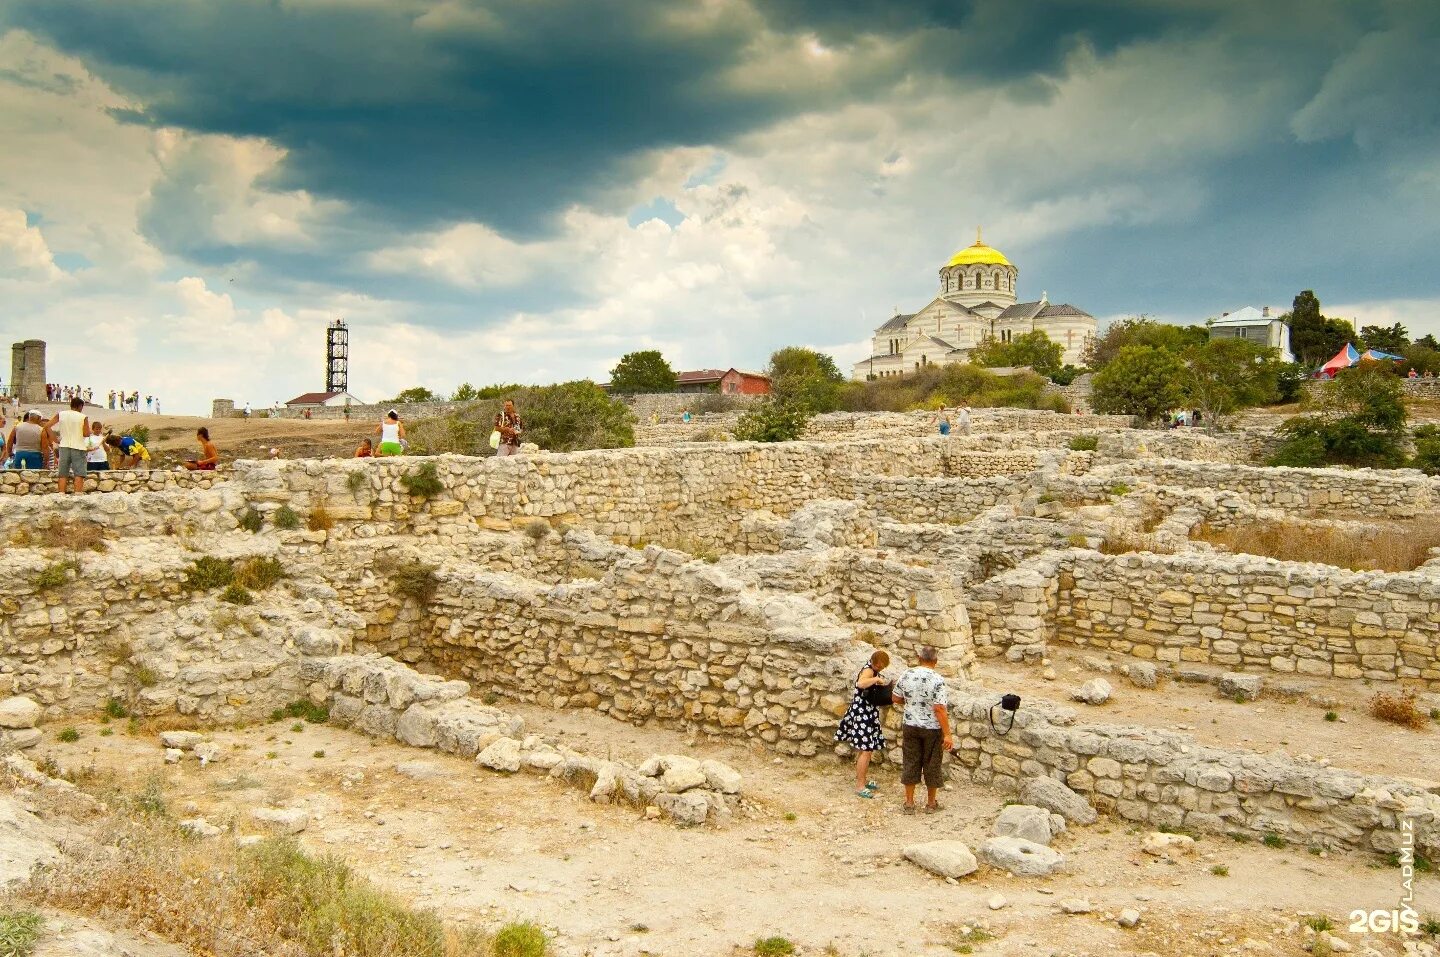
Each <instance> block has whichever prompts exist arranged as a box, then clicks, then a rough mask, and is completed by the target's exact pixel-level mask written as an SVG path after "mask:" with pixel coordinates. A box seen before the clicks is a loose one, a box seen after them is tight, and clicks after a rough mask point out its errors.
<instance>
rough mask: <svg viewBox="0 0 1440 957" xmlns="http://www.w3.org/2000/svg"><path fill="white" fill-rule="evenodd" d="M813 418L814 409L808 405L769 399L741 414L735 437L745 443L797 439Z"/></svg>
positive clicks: (791, 440)
mask: <svg viewBox="0 0 1440 957" xmlns="http://www.w3.org/2000/svg"><path fill="white" fill-rule="evenodd" d="M809 421H810V412H808V411H807V410H806V409H805V408H804V407H802V406H799V405H788V404H785V403H783V402H778V401H775V400H773V399H765V400H763V401H761V402H757V403H755V404H754V405H753V406H751V407H750V409H749V411H747V412H746V413H745V414H744V415H742V416H740V421H739V422H738V423H736V425H735V438H736V439H738V440H739V441H741V442H793V441H794V440H795V439H798V438H800V436H801V435H802V434H803V433H804V431H805V426H806V425H807V424H808V423H809Z"/></svg>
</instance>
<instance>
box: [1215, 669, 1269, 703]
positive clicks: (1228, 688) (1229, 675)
mask: <svg viewBox="0 0 1440 957" xmlns="http://www.w3.org/2000/svg"><path fill="white" fill-rule="evenodd" d="M1263 684H1264V679H1263V678H1261V677H1260V676H1259V675H1247V674H1244V673H1242V672H1238V671H1227V672H1225V673H1224V674H1222V675H1221V676H1220V681H1219V689H1220V694H1221V695H1222V696H1224V697H1226V698H1240V699H1243V700H1245V701H1254V700H1255V699H1256V698H1258V697H1260V689H1261V687H1262V686H1263Z"/></svg>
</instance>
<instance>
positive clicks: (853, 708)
mask: <svg viewBox="0 0 1440 957" xmlns="http://www.w3.org/2000/svg"><path fill="white" fill-rule="evenodd" d="M889 664H890V656H889V655H887V654H886V653H885V652H883V651H877V652H875V654H873V655H871V656H870V661H869V663H868V664H866V665H865V667H864V668H861V669H860V674H858V675H856V676H855V688H854V693H853V694H852V695H851V696H850V707H849V708H847V709H846V710H845V716H844V717H843V718H841V719H840V727H839V728H837V729H836V730H835V740H836V741H843V742H845V743H846V744H848V745H850V747H852V748H854V749H855V751H856V757H855V795H856V797H862V798H873V797H874V796H875V790H876V788H878V787H879V785H877V784H876V783H875V782H874V781H867V780H866V779H865V775H866V773H867V772H868V771H869V770H870V756H871V755H872V754H874V753H875V752H876V751H880V750H883V749H884V747H885V732H884V730H883V729H882V728H881V727H880V709H879V708H877V707H876V706H875V705H873V704H871V703H870V702H869V701H868V700H866V698H865V691H866V689H867V688H871V687H873V686H875V685H884V686H888V685H889V684H890V682H889V681H888V680H886V678H885V676H884V675H882V674H881V672H882V671H884V670H885V669H886V668H887V667H888V666H889Z"/></svg>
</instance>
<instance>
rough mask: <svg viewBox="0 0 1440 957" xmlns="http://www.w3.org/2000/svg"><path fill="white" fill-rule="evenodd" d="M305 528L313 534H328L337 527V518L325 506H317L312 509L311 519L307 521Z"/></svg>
mask: <svg viewBox="0 0 1440 957" xmlns="http://www.w3.org/2000/svg"><path fill="white" fill-rule="evenodd" d="M305 527H306V528H308V529H309V530H310V531H312V532H328V531H330V529H332V528H334V527H335V518H334V516H332V515H331V514H330V511H329V510H328V509H327V508H326V507H325V506H324V505H316V506H315V507H314V508H312V509H310V517H309V518H307V519H306V520H305Z"/></svg>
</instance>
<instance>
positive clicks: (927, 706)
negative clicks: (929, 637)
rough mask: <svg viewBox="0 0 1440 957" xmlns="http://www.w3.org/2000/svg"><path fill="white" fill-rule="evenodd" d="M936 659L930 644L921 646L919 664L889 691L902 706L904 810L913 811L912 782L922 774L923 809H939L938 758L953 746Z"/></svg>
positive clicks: (944, 687) (939, 776)
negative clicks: (923, 787) (891, 691)
mask: <svg viewBox="0 0 1440 957" xmlns="http://www.w3.org/2000/svg"><path fill="white" fill-rule="evenodd" d="M939 660H940V655H939V653H938V652H936V650H935V649H934V648H933V647H931V646H930V645H926V646H925V647H924V648H921V649H920V663H919V665H918V666H916V667H914V668H911V669H910V670H908V671H906V672H905V673H904V674H903V675H901V676H900V680H899V681H897V682H895V691H894V692H893V695H892V697H893V698H894V701H895V704H896V705H903V706H904V709H905V712H904V716H903V718H902V722H901V727H900V749H901V754H902V755H903V760H902V762H901V769H900V783H901V784H903V785H904V786H905V806H904V807H903V808H901V810H902V811H904V812H905V813H906V814H914V813H915V786H916V785H917V784H919V783H920V781H921V779H922V778H923V779H924V781H925V790H926V795H927V800H926V802H925V813H927V814H934V813H935V812H937V811H939V810H940V802H939V800H938V799H937V797H938V794H939V791H940V783H941V781H942V776H941V769H940V758H941V756H942V755H943V754H944V753H945V752H946V751H949V750H950V749H951V748H953V747H954V746H955V739H954V738H953V737H951V734H950V713H949V711H948V709H947V708H946V706H945V705H946V702H947V701H948V700H949V694H948V689H947V688H946V686H945V679H944V678H942V677H941V676H940V674H939V672H937V671H936V670H935V665H936V664H937V663H938V662H939Z"/></svg>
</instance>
